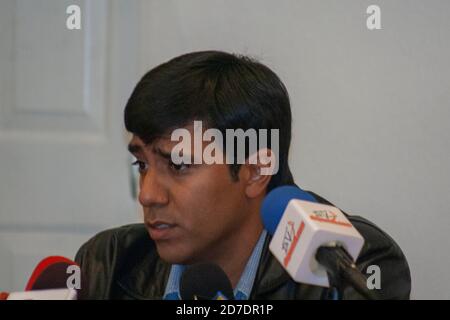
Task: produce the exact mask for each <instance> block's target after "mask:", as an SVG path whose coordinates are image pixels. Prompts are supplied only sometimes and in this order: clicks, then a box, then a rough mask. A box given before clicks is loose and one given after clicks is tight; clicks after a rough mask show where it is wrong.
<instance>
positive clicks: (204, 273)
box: [180, 263, 234, 300]
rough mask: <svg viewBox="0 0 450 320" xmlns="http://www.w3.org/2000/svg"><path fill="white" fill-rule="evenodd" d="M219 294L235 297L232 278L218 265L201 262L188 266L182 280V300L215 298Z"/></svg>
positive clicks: (227, 297)
mask: <svg viewBox="0 0 450 320" xmlns="http://www.w3.org/2000/svg"><path fill="white" fill-rule="evenodd" d="M218 294H222V295H223V296H225V298H226V299H228V300H232V299H234V294H233V288H232V286H231V282H230V279H228V277H227V275H226V274H225V272H224V271H223V270H222V268H220V267H219V266H218V265H216V264H213V263H199V264H194V265H191V266H188V267H187V268H186V270H185V271H184V272H183V275H182V276H181V280H180V295H181V299H182V300H215V299H216V298H217V295H218Z"/></svg>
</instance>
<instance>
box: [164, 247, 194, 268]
mask: <svg viewBox="0 0 450 320" xmlns="http://www.w3.org/2000/svg"><path fill="white" fill-rule="evenodd" d="M156 250H157V251H158V255H159V257H160V258H161V260H163V261H164V262H167V263H169V264H190V261H191V259H189V257H186V256H185V255H183V254H182V252H181V251H180V250H176V248H174V247H173V246H172V247H170V248H165V246H164V245H162V244H156Z"/></svg>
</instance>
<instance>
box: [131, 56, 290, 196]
mask: <svg viewBox="0 0 450 320" xmlns="http://www.w3.org/2000/svg"><path fill="white" fill-rule="evenodd" d="M124 116H125V117H124V118H125V127H126V129H127V130H128V131H129V132H131V133H133V134H134V135H136V136H138V137H139V138H141V139H142V140H143V141H144V142H145V143H150V142H151V141H152V140H153V139H155V138H158V137H162V136H165V135H167V134H169V133H170V132H171V131H172V130H173V129H175V128H182V127H185V126H187V125H189V124H191V123H193V121H194V120H201V121H203V124H204V126H205V124H206V126H207V127H208V128H217V129H219V130H220V131H221V132H222V134H223V135H224V136H225V130H226V129H238V128H240V129H243V130H244V131H246V130H247V129H251V128H253V129H255V130H259V129H268V132H270V129H279V155H278V161H279V167H278V172H277V173H276V174H275V175H274V176H272V177H271V181H270V182H269V185H268V190H267V191H270V190H271V189H273V188H274V187H277V186H279V185H284V184H293V183H294V181H293V178H292V174H291V171H290V169H289V164H288V154H289V146H290V141H291V121H292V116H291V107H290V102H289V95H288V92H287V90H286V88H285V86H284V84H283V83H282V82H281V80H280V79H279V78H278V76H277V75H276V74H275V73H274V72H273V71H272V70H270V69H269V68H268V67H266V66H265V65H263V64H262V63H260V62H258V61H256V60H254V59H252V58H250V57H247V56H242V55H236V54H230V53H226V52H221V51H200V52H192V53H188V54H184V55H181V56H178V57H176V58H173V59H171V60H169V61H168V62H165V63H163V64H161V65H159V66H157V67H155V68H153V69H152V70H150V71H149V72H148V73H146V74H145V75H144V76H143V78H142V79H141V80H140V81H139V83H138V84H137V85H136V88H135V89H134V91H133V93H132V94H131V97H130V98H129V100H128V103H127V105H126V107H125V113H124ZM268 136H269V139H268V147H269V148H270V134H268ZM246 150H247V151H248V148H246ZM235 155H236V152H235ZM246 156H247V155H246ZM239 168H240V165H239V164H236V162H235V164H230V173H231V175H232V177H233V178H235V179H237V175H238V172H239Z"/></svg>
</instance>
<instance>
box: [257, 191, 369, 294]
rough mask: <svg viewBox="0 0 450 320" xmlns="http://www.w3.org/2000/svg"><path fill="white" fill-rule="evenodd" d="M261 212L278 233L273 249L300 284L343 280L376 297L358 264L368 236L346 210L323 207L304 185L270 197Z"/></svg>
mask: <svg viewBox="0 0 450 320" xmlns="http://www.w3.org/2000/svg"><path fill="white" fill-rule="evenodd" d="M261 214H262V220H263V223H264V227H265V228H266V229H267V231H268V232H269V233H270V234H272V235H273V238H272V241H271V243H270V245H269V249H270V251H271V252H272V254H273V255H274V256H275V258H276V259H277V260H278V261H279V262H280V264H281V265H282V266H283V267H284V269H285V270H286V271H287V272H288V273H289V275H290V276H291V277H292V279H293V280H294V281H296V282H299V283H305V284H311V285H316V286H322V287H330V281H329V277H330V276H333V277H334V280H338V281H339V280H340V279H338V278H343V280H345V281H347V283H349V284H350V285H352V286H353V287H354V288H355V289H356V290H357V291H358V292H360V293H361V294H363V295H364V296H365V297H367V298H369V299H373V298H376V297H375V295H373V294H372V293H370V292H368V290H367V287H366V284H365V281H364V280H365V277H364V276H363V275H362V274H361V273H360V271H359V270H358V269H357V268H356V266H355V264H354V261H356V259H357V257H358V255H359V253H360V252H361V249H362V247H363V245H364V238H363V237H362V236H361V234H360V233H359V232H358V231H357V230H356V229H355V227H354V226H353V225H352V224H351V223H350V221H349V220H348V219H347V217H346V216H345V215H344V214H343V213H342V211H341V210H339V209H338V208H336V207H334V206H330V205H325V204H320V203H317V202H316V199H315V198H314V197H313V196H312V195H310V194H309V193H307V192H305V191H303V190H301V189H300V188H298V187H294V186H283V187H278V188H275V189H274V190H272V191H271V192H270V193H269V194H268V195H267V196H266V198H265V199H264V201H263V205H262V209H261ZM318 259H319V261H318ZM333 285H335V283H333Z"/></svg>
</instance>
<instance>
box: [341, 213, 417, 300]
mask: <svg viewBox="0 0 450 320" xmlns="http://www.w3.org/2000/svg"><path fill="white" fill-rule="evenodd" d="M348 219H349V220H350V222H351V223H352V224H353V226H354V227H355V228H356V229H357V230H358V231H359V233H361V235H362V236H363V238H364V240H365V241H364V246H363V248H362V250H361V253H360V254H359V257H358V259H357V261H356V264H357V266H358V268H359V269H360V270H361V271H362V272H363V273H364V274H365V275H366V276H367V277H368V283H369V282H370V283H371V284H372V285H373V286H375V288H377V289H378V291H379V293H380V296H381V297H383V299H409V298H410V293H411V274H410V270H409V265H408V262H407V260H406V257H405V255H404V254H403V252H402V250H401V249H400V247H399V245H398V244H397V243H396V242H395V241H394V239H392V238H391V237H390V236H389V235H388V234H387V233H386V232H384V231H383V230H381V229H380V228H379V227H378V226H376V225H375V224H374V223H372V222H370V221H369V220H367V219H365V218H362V217H360V216H350V215H349V216H348ZM377 277H378V278H377ZM344 296H345V293H344Z"/></svg>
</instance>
